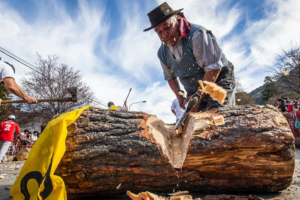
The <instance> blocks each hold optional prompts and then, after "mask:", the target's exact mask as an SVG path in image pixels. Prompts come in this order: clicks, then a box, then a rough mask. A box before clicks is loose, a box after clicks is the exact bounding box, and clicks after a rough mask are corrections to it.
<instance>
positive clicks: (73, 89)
mask: <svg viewBox="0 0 300 200" xmlns="http://www.w3.org/2000/svg"><path fill="white" fill-rule="evenodd" d="M67 91H68V92H69V93H70V94H71V95H72V97H68V98H52V99H37V101H38V102H53V101H55V102H65V101H72V102H77V87H70V88H67ZM10 103H26V102H25V100H3V101H2V102H1V104H10Z"/></svg>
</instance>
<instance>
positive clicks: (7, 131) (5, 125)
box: [0, 115, 21, 162]
mask: <svg viewBox="0 0 300 200" xmlns="http://www.w3.org/2000/svg"><path fill="white" fill-rule="evenodd" d="M15 119H16V117H15V116H14V115H9V116H8V120H7V121H5V122H2V123H0V145H1V147H0V162H5V161H6V160H7V158H6V156H5V154H6V152H7V150H8V148H9V146H10V145H11V143H12V142H13V141H14V139H15V138H14V135H15V132H16V133H17V134H18V135H19V134H20V133H21V131H20V127H19V125H18V124H17V123H16V122H14V121H15Z"/></svg>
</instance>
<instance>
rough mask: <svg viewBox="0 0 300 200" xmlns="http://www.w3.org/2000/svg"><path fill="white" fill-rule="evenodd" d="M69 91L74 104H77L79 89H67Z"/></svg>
mask: <svg viewBox="0 0 300 200" xmlns="http://www.w3.org/2000/svg"><path fill="white" fill-rule="evenodd" d="M67 91H68V92H69V93H70V94H71V95H72V102H77V87H70V88H67Z"/></svg>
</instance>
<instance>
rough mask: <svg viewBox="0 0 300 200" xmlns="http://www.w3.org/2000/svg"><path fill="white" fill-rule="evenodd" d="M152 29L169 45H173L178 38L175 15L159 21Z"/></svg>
mask: <svg viewBox="0 0 300 200" xmlns="http://www.w3.org/2000/svg"><path fill="white" fill-rule="evenodd" d="M154 30H155V32H156V33H157V35H158V37H159V38H160V40H161V41H162V42H164V43H165V44H167V45H169V46H174V45H175V44H176V43H177V42H178V40H179V37H180V34H179V27H178V22H177V19H176V17H175V16H173V17H170V18H169V19H167V20H165V21H164V22H162V23H160V24H159V25H157V26H156V27H155V28H154Z"/></svg>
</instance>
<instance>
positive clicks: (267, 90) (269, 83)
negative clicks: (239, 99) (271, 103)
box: [262, 76, 280, 102]
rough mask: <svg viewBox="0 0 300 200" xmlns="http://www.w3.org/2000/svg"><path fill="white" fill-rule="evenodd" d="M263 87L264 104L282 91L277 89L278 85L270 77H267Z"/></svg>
mask: <svg viewBox="0 0 300 200" xmlns="http://www.w3.org/2000/svg"><path fill="white" fill-rule="evenodd" d="M263 87H264V90H263V91H262V97H263V101H264V102H267V101H268V100H269V99H270V98H271V97H273V96H275V95H277V94H279V93H280V90H279V89H278V88H277V87H276V83H275V82H274V81H273V80H272V79H271V77H269V76H266V77H265V80H264V85H263Z"/></svg>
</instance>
